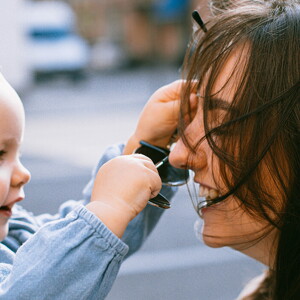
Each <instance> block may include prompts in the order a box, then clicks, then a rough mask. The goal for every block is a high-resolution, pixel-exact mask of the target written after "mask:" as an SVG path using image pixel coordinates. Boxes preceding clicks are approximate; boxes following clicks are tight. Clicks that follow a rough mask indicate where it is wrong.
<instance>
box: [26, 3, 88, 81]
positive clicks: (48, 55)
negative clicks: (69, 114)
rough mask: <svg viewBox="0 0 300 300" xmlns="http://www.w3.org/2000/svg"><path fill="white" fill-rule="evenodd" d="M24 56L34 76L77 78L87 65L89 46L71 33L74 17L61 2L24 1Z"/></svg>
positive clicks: (73, 27) (73, 32)
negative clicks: (65, 75) (54, 75)
mask: <svg viewBox="0 0 300 300" xmlns="http://www.w3.org/2000/svg"><path fill="white" fill-rule="evenodd" d="M25 12H26V14H25V30H26V35H27V37H28V51H27V58H28V60H29V64H30V65H31V68H32V70H33V72H34V73H35V75H36V76H37V77H38V76H43V75H51V74H60V73H62V74H68V75H70V76H71V78H73V79H77V78H80V77H81V76H82V75H83V73H84V72H85V70H86V68H87V66H88V64H89V55H90V51H89V46H88V44H87V42H86V41H85V40H84V39H83V38H81V37H80V36H78V35H77V34H76V33H75V27H76V18H75V15H74V12H73V11H72V9H71V8H70V7H69V6H68V5H67V4H66V3H63V2H58V1H42V2H27V3H26V10H25Z"/></svg>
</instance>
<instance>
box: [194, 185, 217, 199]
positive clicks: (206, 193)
mask: <svg viewBox="0 0 300 300" xmlns="http://www.w3.org/2000/svg"><path fill="white" fill-rule="evenodd" d="M218 196H219V192H218V191H217V190H215V189H210V188H207V187H203V186H200V189H199V197H204V198H205V199H206V200H213V199H215V198H217V197H218Z"/></svg>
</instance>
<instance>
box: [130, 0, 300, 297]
mask: <svg viewBox="0 0 300 300" xmlns="http://www.w3.org/2000/svg"><path fill="white" fill-rule="evenodd" d="M220 2H221V1H214V2H213V4H212V6H211V7H212V15H213V16H212V17H211V19H210V20H209V21H208V22H207V23H206V24H205V25H203V24H201V22H199V23H200V25H201V27H202V29H201V27H199V29H198V30H197V31H196V32H195V39H194V41H193V43H191V46H190V50H189V51H188V54H187V56H186V60H185V71H186V74H187V75H186V77H185V78H186V81H185V84H184V86H183V88H182V101H181V104H180V105H181V114H180V118H179V124H178V133H179V139H178V141H177V143H176V146H175V147H174V149H173V150H172V152H171V154H170V156H169V161H170V163H171V164H172V165H173V166H175V167H177V168H187V169H191V170H193V171H194V174H195V176H194V181H195V183H196V185H199V186H200V189H199V195H197V203H196V205H195V207H196V209H197V211H198V213H199V215H200V216H201V218H202V219H203V224H202V229H201V234H202V237H203V241H204V242H205V243H206V244H207V245H208V246H210V247H223V246H230V247H232V248H234V249H236V250H239V251H241V252H243V253H245V254H246V255H248V256H250V257H253V258H254V259H256V260H259V261H260V262H262V263H264V264H265V265H267V266H268V271H267V272H266V273H265V274H264V275H263V276H262V277H260V278H259V280H256V281H255V283H252V284H251V286H248V288H247V289H246V290H245V291H244V292H243V293H242V294H241V295H240V297H239V299H278V300H279V299H280V300H282V299H300V268H299V265H300V199H299V193H300V188H299V178H300V174H299V173H300V172H299V170H300V157H299V153H300V149H299V131H300V113H299V109H300V104H299V102H300V101H299V99H300V82H299V80H300V2H299V1H295V0H294V1H288V0H287V1H279V0H277V1H262V0H255V1H232V3H230V1H226V2H225V1H222V3H221V5H220V4H219V5H216V4H214V3H220ZM224 3H225V4H224ZM175 90H176V91H177V90H178V83H177V84H173V85H170V86H169V87H167V91H166V90H165V92H164V93H165V94H164V95H163V96H164V97H165V99H170V98H172V92H173V91H175ZM160 92H161V91H160ZM175 95H176V93H175ZM173 99H175V98H173ZM150 101H151V100H150ZM161 102H163V100H161ZM166 103H169V102H167V101H166ZM174 103H176V105H177V104H178V101H176V102H174ZM152 104H153V103H152ZM147 113H148V114H149V111H147ZM153 114H154V115H155V111H154V112H153ZM187 116H188V117H187ZM141 120H146V118H145V115H143V114H142V118H141ZM141 122H142V121H141ZM174 124H176V118H175V117H174V116H171V114H170V113H169V114H168V115H167V116H166V121H165V124H164V125H162V124H160V125H158V126H157V127H156V130H158V132H157V138H156V139H155V140H154V139H152V140H150V139H149V140H147V141H148V142H150V143H153V144H155V145H157V146H160V147H166V145H167V143H168V141H169V139H170V136H171V134H172V132H173V131H174V129H175V127H176V125H174ZM140 125H141V124H140ZM139 128H142V126H140V127H139ZM139 136H140V132H135V134H134V136H133V137H132V139H131V140H132V141H133V140H135V141H137V140H139ZM203 200H205V201H203Z"/></svg>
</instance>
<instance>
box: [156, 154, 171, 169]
mask: <svg viewBox="0 0 300 300" xmlns="http://www.w3.org/2000/svg"><path fill="white" fill-rule="evenodd" d="M168 159H169V157H168V156H166V157H165V158H164V159H162V160H161V161H159V162H158V163H157V164H155V167H156V169H158V168H160V167H161V166H162V165H164V164H165V163H166V162H167V161H168Z"/></svg>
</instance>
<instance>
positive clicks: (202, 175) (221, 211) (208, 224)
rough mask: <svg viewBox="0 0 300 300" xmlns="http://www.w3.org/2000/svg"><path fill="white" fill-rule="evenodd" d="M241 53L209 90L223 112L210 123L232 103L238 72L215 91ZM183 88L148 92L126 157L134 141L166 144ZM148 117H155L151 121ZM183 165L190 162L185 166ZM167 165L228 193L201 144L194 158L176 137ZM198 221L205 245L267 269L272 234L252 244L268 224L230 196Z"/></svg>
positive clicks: (197, 120)
mask: <svg viewBox="0 0 300 300" xmlns="http://www.w3.org/2000/svg"><path fill="white" fill-rule="evenodd" d="M240 51H241V50H240V49H237V50H236V51H235V52H233V54H232V55H231V56H230V57H229V58H228V60H227V62H226V63H225V64H224V66H223V69H222V70H221V71H220V74H219V77H218V78H217V80H216V83H215V86H214V89H213V92H215V93H216V97H218V98H220V99H221V100H222V103H221V104H222V105H221V106H222V108H219V109H217V110H216V111H215V112H214V119H213V122H214V125H217V124H218V122H219V121H221V120H222V114H224V109H226V106H228V105H226V104H227V103H231V101H232V99H233V95H234V91H235V82H236V80H238V78H237V77H236V76H238V72H236V73H235V74H236V75H234V76H233V77H232V79H230V81H229V83H228V84H227V85H226V87H225V88H224V89H222V91H220V87H222V86H223V85H224V84H225V83H226V82H227V81H228V78H229V76H230V75H231V73H232V71H233V70H235V69H236V67H237V66H236V64H237V62H238V60H239V59H240V54H241V53H240ZM239 63H240V61H239ZM182 84H183V82H182V81H175V82H173V83H171V84H169V85H166V86H164V87H162V88H160V89H159V90H157V91H156V92H155V93H154V94H153V96H152V97H151V98H150V99H149V101H148V103H147V104H146V106H145V108H144V110H143V111H142V113H141V115H140V119H139V121H138V126H137V129H136V130H135V132H134V133H133V135H132V136H131V138H130V139H129V141H128V143H127V146H126V148H125V150H124V153H125V154H129V153H132V152H133V151H134V149H136V148H137V147H138V146H139V141H140V140H142V139H144V140H146V141H148V142H150V143H152V144H154V145H157V146H161V147H166V146H167V144H168V141H169V139H170V137H171V135H172V133H173V132H174V130H175V129H176V126H177V123H178V112H179V102H180V93H181V88H182ZM193 92H195V94H194V93H192V94H191V96H190V102H191V107H192V109H193V114H194V118H193V120H192V122H191V123H190V124H189V126H188V127H187V129H186V132H185V134H186V136H187V138H188V140H189V142H190V144H191V145H193V141H194V142H196V141H198V140H199V139H200V138H201V137H202V136H203V135H204V126H203V121H202V120H203V111H202V105H201V101H202V99H201V97H200V98H199V97H197V96H196V91H193ZM201 92H202V91H200V95H201ZM224 107H225V108H224ZM159 111H162V112H163V114H164V117H162V116H160V115H159ZM153 115H155V116H160V117H158V118H153ZM153 119H155V120H153ZM149 122H152V129H153V130H152V131H149V130H148V131H147V135H145V134H144V132H146V131H145V130H144V129H145V128H147V126H149ZM216 123H217V124H216ZM188 161H192V162H193V163H192V164H188V163H187V162H188ZM169 162H170V163H171V164H172V165H173V166H175V167H177V168H186V167H187V168H189V169H191V170H193V172H194V174H195V176H194V182H195V183H196V185H198V186H205V187H207V188H210V189H215V190H217V191H218V192H219V193H221V194H223V193H225V191H227V189H226V187H225V184H224V183H223V182H222V180H221V176H220V174H219V166H218V161H217V159H216V157H214V155H213V152H212V150H211V148H210V147H209V145H208V143H207V142H206V141H205V140H204V141H203V142H202V143H201V144H200V146H199V147H198V148H197V152H196V154H193V153H191V152H190V150H189V149H188V148H187V147H186V146H185V144H184V143H183V141H182V139H179V140H178V141H177V143H176V145H175V147H174V148H172V151H171V154H170V156H169ZM265 175H266V177H267V178H269V180H266V181H267V182H268V181H269V182H272V179H271V174H268V173H266V174H265ZM273 188H274V186H270V189H271V190H272V189H273ZM202 218H203V223H202V232H201V233H202V239H203V241H204V243H205V244H207V245H208V246H210V247H224V246H230V247H232V248H234V249H236V250H238V251H241V252H243V253H244V254H246V255H248V256H250V257H252V258H255V259H256V260H258V261H260V262H262V263H264V264H266V265H272V263H273V262H272V261H273V257H274V255H273V253H274V252H272V249H273V250H274V241H275V240H276V234H277V232H276V231H275V230H271V232H269V233H268V234H267V235H266V237H264V238H262V239H260V240H259V241H256V242H255V243H254V242H253V241H254V240H255V239H257V238H260V237H261V235H262V233H263V232H265V229H266V226H267V222H264V221H258V220H257V219H256V218H253V217H251V216H249V215H248V214H247V213H246V212H245V211H244V210H243V209H242V207H241V206H240V202H239V200H237V199H235V198H234V197H233V196H231V197H229V198H228V199H227V200H225V201H223V202H221V203H220V204H218V205H214V206H211V207H209V208H205V209H203V210H202ZM268 229H269V228H268Z"/></svg>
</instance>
